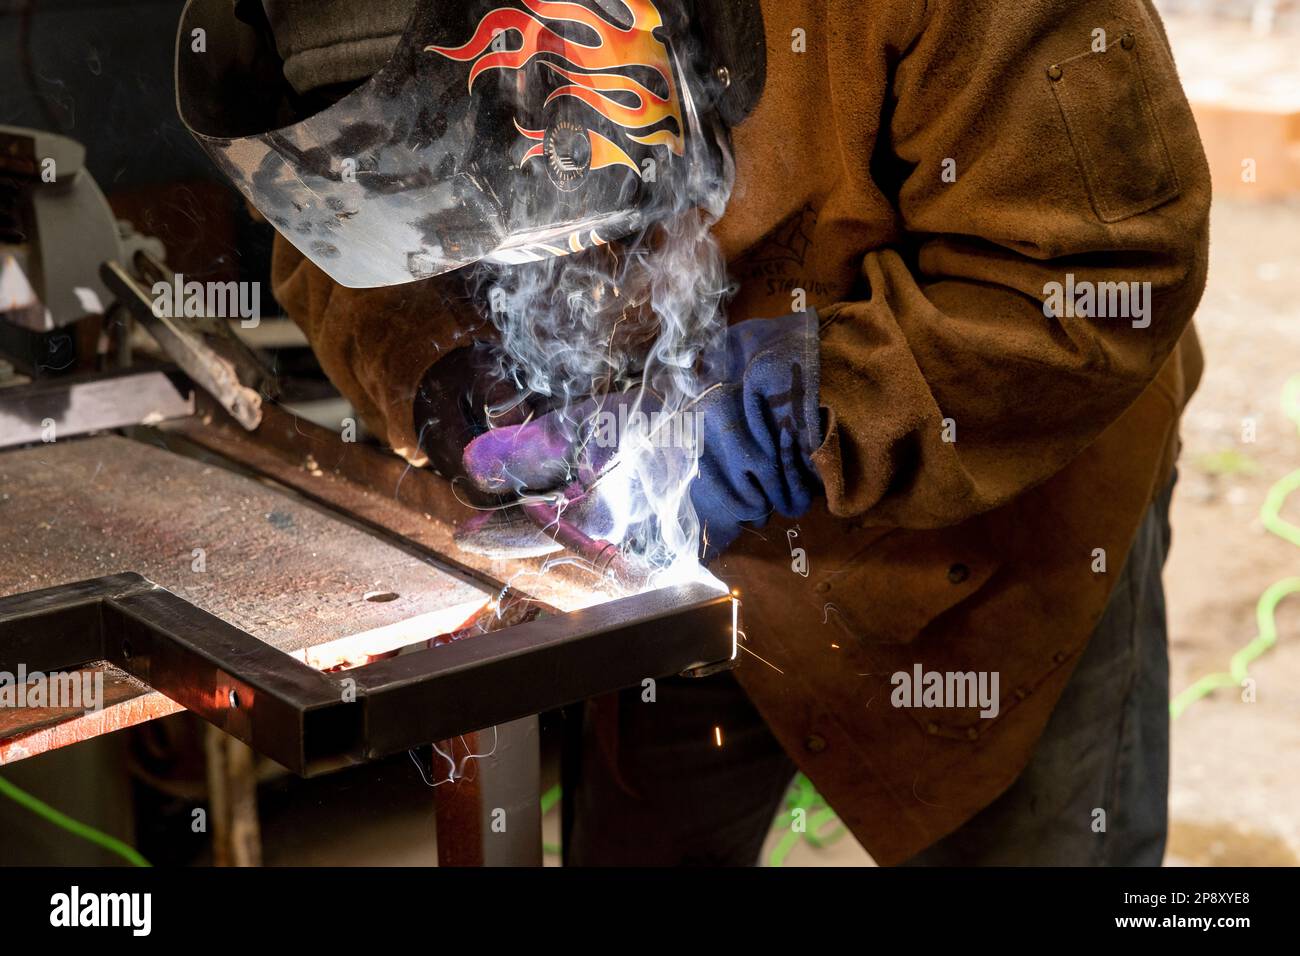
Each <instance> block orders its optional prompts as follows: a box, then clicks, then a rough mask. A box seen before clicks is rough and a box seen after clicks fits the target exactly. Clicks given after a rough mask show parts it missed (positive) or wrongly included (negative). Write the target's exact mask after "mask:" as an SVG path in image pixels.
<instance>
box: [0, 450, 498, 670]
mask: <svg viewBox="0 0 1300 956" xmlns="http://www.w3.org/2000/svg"><path fill="white" fill-rule="evenodd" d="M0 523H2V524H3V527H4V528H5V540H4V548H3V549H0V595H5V594H18V593H22V592H25V591H32V590H36V589H39V588H46V587H51V586H53V585H57V584H64V583H68V582H72V581H78V580H82V579H87V578H93V577H99V576H103V575H108V574H115V573H118V572H123V571H135V572H137V573H139V574H143V575H144V576H145V577H147V578H149V579H150V580H152V581H154V582H155V583H157V584H160V585H162V586H163V587H165V588H167V589H168V590H170V591H173V592H174V593H176V594H178V595H180V596H182V597H184V598H185V599H186V600H188V601H190V602H191V603H192V604H194V605H196V606H197V607H200V608H202V609H203V610H205V611H208V612H209V613H211V614H214V615H216V616H218V617H220V618H222V619H223V620H225V621H228V622H229V623H231V624H234V625H235V626H237V627H239V628H241V629H243V630H245V631H248V632H249V633H250V634H252V635H254V636H255V637H257V638H259V639H261V640H263V641H266V642H267V643H268V644H271V645H273V646H274V647H277V648H279V649H280V650H283V651H286V652H288V651H296V650H300V649H302V648H305V647H310V646H312V645H315V644H319V643H322V642H326V641H332V640H336V639H338V638H340V637H344V636H347V635H349V634H356V633H360V632H363V631H370V630H374V629H377V628H381V627H385V626H388V625H391V624H394V623H397V622H400V621H404V620H407V619H410V618H412V617H415V616H417V615H420V614H426V613H430V612H433V611H437V610H441V609H445V608H448V607H452V606H455V605H461V604H468V603H470V602H474V601H481V600H482V599H483V596H484V594H483V591H482V590H480V589H479V588H476V587H474V586H472V585H471V584H469V583H468V582H466V581H465V580H463V579H461V578H458V577H455V576H453V575H450V574H448V573H446V572H444V571H442V570H440V569H439V568H436V567H433V566H431V565H430V564H428V563H426V562H425V561H422V560H421V559H420V558H418V557H416V556H414V555H412V554H409V553H407V552H405V551H403V550H401V549H399V548H397V547H395V546H394V545H392V544H390V543H388V542H386V541H384V540H382V539H380V538H379V537H377V536H375V535H372V534H369V533H367V532H365V531H364V530H361V529H358V528H355V527H352V526H351V525H349V524H347V523H345V522H343V521H340V520H338V519H336V518H334V517H332V516H330V515H328V514H326V513H324V512H322V511H321V510H320V509H317V508H314V507H312V506H311V505H309V504H307V503H305V502H303V501H301V500H296V499H295V498H294V497H292V496H289V495H286V494H284V493H283V492H279V491H276V490H274V489H272V488H270V487H268V486H266V485H265V484H263V483H260V482H257V481H254V480H252V479H249V478H246V477H243V476H241V475H238V474H235V473H233V472H231V471H228V470H226V469H223V468H220V467H216V466H214V465H210V464H204V463H202V462H198V461H194V460H192V459H188V458H184V457H181V456H179V455H174V454H171V453H169V452H167V451H165V450H163V449H161V448H158V447H155V446H151V445H149V444H147V443H144V442H137V441H131V440H129V439H125V438H120V437H116V436H103V437H98V438H91V439H85V440H80V441H62V442H54V443H52V444H49V445H40V446H35V447H31V448H27V449H23V450H19V451H14V452H8V453H5V454H3V455H0ZM196 549H197V551H196ZM198 568H201V569H202V570H196V569H198ZM367 595H369V596H370V597H371V599H369V600H368V599H367ZM390 596H392V597H391V598H390ZM374 598H383V600H375V599H374ZM427 636H429V637H432V636H434V635H432V634H430V635H427Z"/></svg>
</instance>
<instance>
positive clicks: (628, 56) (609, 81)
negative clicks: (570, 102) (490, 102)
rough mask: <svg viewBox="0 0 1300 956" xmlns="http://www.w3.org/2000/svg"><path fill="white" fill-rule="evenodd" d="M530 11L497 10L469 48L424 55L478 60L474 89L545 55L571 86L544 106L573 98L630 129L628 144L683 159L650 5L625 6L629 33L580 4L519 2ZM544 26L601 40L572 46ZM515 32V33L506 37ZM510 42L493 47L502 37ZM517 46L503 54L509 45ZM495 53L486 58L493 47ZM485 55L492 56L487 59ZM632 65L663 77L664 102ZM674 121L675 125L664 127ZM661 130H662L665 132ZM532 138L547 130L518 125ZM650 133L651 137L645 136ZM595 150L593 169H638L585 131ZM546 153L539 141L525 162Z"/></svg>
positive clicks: (672, 91) (668, 73) (671, 84)
mask: <svg viewBox="0 0 1300 956" xmlns="http://www.w3.org/2000/svg"><path fill="white" fill-rule="evenodd" d="M520 2H521V3H522V5H523V6H524V7H525V8H526V9H523V10H521V9H517V8H515V7H498V8H497V9H495V10H491V11H489V12H488V13H486V14H485V15H484V16H483V18H482V19H481V20H480V21H479V24H478V27H477V28H476V29H475V31H474V35H473V37H471V38H470V40H469V42H468V43H466V44H464V45H463V46H459V47H440V46H428V47H425V50H426V51H428V52H433V53H440V54H442V55H443V56H445V57H448V58H450V59H453V60H457V61H459V62H469V61H470V60H474V61H476V62H475V63H474V65H473V67H471V68H470V72H469V89H470V91H471V92H472V91H473V89H474V83H475V81H476V80H477V79H478V78H479V77H480V76H482V75H483V74H484V73H486V72H488V71H489V70H519V69H522V68H523V67H524V66H526V65H527V64H528V63H529V62H531V61H532V60H533V59H534V58H536V57H537V56H539V55H541V54H549V55H550V57H553V58H558V59H559V60H560V61H562V62H556V60H555V59H552V58H549V57H548V58H545V59H541V60H539V61H538V62H539V63H541V64H542V65H543V66H545V67H546V68H547V69H549V70H551V71H552V72H553V73H555V74H556V75H557V76H559V77H560V78H561V79H562V80H564V81H565V82H563V83H561V85H560V86H558V87H556V89H555V90H553V91H552V92H551V94H550V95H549V96H548V97H547V98H546V103H545V104H544V105H549V104H550V103H551V102H552V101H554V100H556V99H559V98H560V97H564V96H570V97H574V98H576V99H578V100H581V101H582V102H583V103H586V104H587V105H588V106H590V107H591V108H592V109H594V110H595V111H596V112H597V113H599V114H600V115H601V116H604V117H605V118H606V119H608V120H610V121H611V122H612V123H615V124H616V125H618V126H620V127H622V128H623V129H624V130H626V131H627V135H628V138H629V139H631V140H633V141H635V142H638V143H642V144H645V145H647V146H664V147H667V148H668V149H669V150H670V151H671V152H673V153H674V154H675V155H678V156H680V155H682V153H683V141H682V133H681V130H682V117H681V108H680V105H679V99H678V94H677V86H676V82H675V80H674V79H673V71H672V66H671V64H670V62H669V58H668V50H667V48H666V47H665V46H664V44H663V43H662V42H661V41H660V40H659V39H658V38H657V37H656V36H655V34H654V31H655V30H656V29H658V28H660V27H662V26H663V17H662V15H661V14H660V13H659V11H658V9H656V7H655V5H654V4H653V3H652V2H651V0H622V3H623V5H624V6H625V7H626V8H627V9H628V11H629V12H630V13H631V14H632V23H631V25H630V26H628V27H626V28H624V27H620V26H618V25H616V24H613V23H610V22H609V21H608V20H606V19H604V18H603V17H602V16H600V15H599V14H598V13H597V12H596V11H594V10H590V9H588V8H587V7H584V6H582V5H581V4H579V3H572V2H560V0H520ZM546 20H550V21H568V22H571V23H577V24H581V25H582V26H584V27H586V28H588V29H589V30H591V31H592V32H594V33H595V34H596V37H597V42H596V43H595V44H594V45H588V44H586V43H579V42H577V41H575V40H570V39H568V38H566V37H564V36H561V35H560V34H559V33H556V32H555V31H554V30H553V29H551V27H549V26H547V24H546V22H544V21H546ZM507 31H513V35H510V34H507ZM503 35H509V36H510V39H509V40H505V39H503V40H501V41H498V42H496V43H495V44H494V43H493V41H494V40H497V38H498V37H499V36H503ZM519 37H522V40H523V42H522V44H520V45H519V46H518V47H517V48H512V49H502V46H503V45H504V44H505V43H509V44H510V45H511V47H514V46H515V43H517V42H518V39H519ZM493 47H495V48H494V49H492V52H490V53H489V52H488V51H489V49H490V48H493ZM485 54H486V55H485ZM628 67H642V68H645V69H648V70H650V71H652V72H653V73H655V74H657V75H658V76H659V77H660V79H661V80H662V81H663V84H664V88H665V89H667V91H668V94H667V95H666V96H661V95H660V94H658V93H656V92H655V91H654V90H652V89H651V88H650V87H648V86H646V85H645V84H644V83H642V82H641V81H640V80H638V79H637V78H636V76H634V75H633V74H632V73H631V72H629V71H628ZM667 120H671V121H672V122H671V123H666V122H665V121H667ZM659 124H664V125H663V126H662V127H660V128H654V129H651V128H652V127H659ZM515 126H516V128H517V129H518V130H519V132H520V133H521V134H522V135H523V136H524V137H525V138H527V139H530V140H534V141H537V140H540V139H542V137H543V131H541V130H529V129H525V128H523V127H521V126H519V124H518V123H516V124H515ZM643 130H645V131H646V132H641V131H643ZM587 134H588V138H589V141H590V143H591V147H592V155H591V168H592V169H599V168H601V167H602V166H612V165H623V166H628V167H630V168H632V169H633V170H636V169H637V166H636V163H634V162H633V161H632V159H631V157H629V156H628V155H627V153H626V152H624V151H623V149H622V148H621V147H619V146H618V145H617V144H615V143H613V142H611V141H610V140H609V139H607V138H606V137H604V136H601V135H600V134H599V133H597V132H596V131H595V130H590V129H589V130H587ZM541 155H542V146H541V144H540V143H538V144H537V145H535V146H533V147H531V148H530V149H529V150H528V151H527V152H526V153H525V154H524V157H523V162H527V161H528V160H529V159H533V158H536V157H539V156H541Z"/></svg>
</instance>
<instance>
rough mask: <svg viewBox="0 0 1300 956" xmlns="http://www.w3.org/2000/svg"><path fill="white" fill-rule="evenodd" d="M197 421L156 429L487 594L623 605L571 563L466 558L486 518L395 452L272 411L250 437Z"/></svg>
mask: <svg viewBox="0 0 1300 956" xmlns="http://www.w3.org/2000/svg"><path fill="white" fill-rule="evenodd" d="M197 401H198V403H199V406H200V414H199V415H196V416H195V417H193V418H188V419H180V420H177V421H175V422H168V423H165V424H164V425H162V426H160V430H159V433H160V434H161V435H163V436H167V435H173V434H174V435H179V436H182V437H184V438H185V439H186V440H188V441H191V442H193V443H195V444H197V445H199V446H201V447H203V448H205V449H208V450H210V451H212V452H215V453H216V454H218V455H221V456H223V457H225V458H227V459H230V460H231V461H235V462H238V463H240V464H241V465H243V466H244V467H247V468H249V469H250V470H253V471H255V472H258V473H260V474H263V475H266V476H268V477H270V478H273V479H274V480H276V481H278V482H281V483H283V484H285V485H288V486H289V487H291V488H294V489H295V490H297V491H299V492H300V493H302V494H304V495H306V496H308V497H310V498H312V499H314V500H316V501H319V502H321V503H323V504H325V505H328V506H329V507H332V508H335V509H338V510H339V511H342V512H344V513H346V514H348V515H351V516H353V517H355V518H357V519H359V520H361V521H363V522H366V523H368V524H371V525H373V526H374V527H376V528H381V529H384V530H385V531H387V532H390V533H392V534H396V535H399V536H401V537H402V538H404V539H406V540H408V541H410V542H413V543H415V544H418V545H420V546H421V547H423V548H425V549H427V550H428V551H429V552H430V553H432V554H436V555H438V556H440V558H441V559H442V560H443V561H444V562H446V563H447V564H449V565H456V566H458V567H460V568H462V569H463V570H464V571H465V572H466V573H468V574H470V575H472V576H474V577H476V578H478V579H479V580H481V581H483V582H484V583H485V585H487V586H489V587H491V586H494V585H495V586H500V585H501V584H506V585H509V586H510V587H511V588H513V589H515V590H517V591H519V592H521V593H522V594H524V595H527V596H528V597H529V598H532V599H533V600H536V601H539V602H541V603H542V604H544V605H547V606H548V607H551V608H554V609H556V610H559V611H575V610H578V609H580V608H585V607H591V606H593V605H596V604H601V603H604V602H605V601H610V600H613V599H614V598H616V597H619V596H620V592H619V591H617V590H616V589H615V588H614V587H613V582H611V581H610V580H608V579H607V578H604V577H603V576H602V575H600V574H598V573H596V572H595V571H593V569H591V568H590V567H587V566H584V565H583V564H582V563H581V562H580V561H577V560H576V559H575V558H573V557H572V556H566V555H560V556H556V557H543V558H518V559H493V558H491V557H489V556H486V555H483V554H474V553H471V552H468V551H465V550H463V549H461V548H460V547H459V546H458V545H457V544H456V541H455V533H456V529H457V528H458V527H459V526H460V525H461V524H462V523H463V522H465V521H468V520H469V519H470V518H472V517H474V516H475V515H479V514H481V512H479V511H476V510H474V509H473V508H471V507H470V506H469V505H466V504H465V503H464V502H463V501H461V500H460V499H459V498H458V497H457V495H456V493H455V489H454V488H453V487H452V484H451V483H450V482H448V481H447V480H446V479H444V478H442V477H441V476H439V475H437V474H436V473H434V472H433V471H431V470H430V469H427V468H412V467H411V466H410V465H408V464H407V463H406V462H405V461H403V460H402V459H401V458H399V457H398V456H397V455H395V454H393V453H391V452H385V451H382V450H380V449H377V448H373V447H370V446H367V445H362V444H359V443H356V442H344V441H342V440H341V439H340V437H339V436H338V435H337V434H336V433H334V432H331V431H329V430H328V429H325V428H321V427H320V426H318V425H314V424H312V423H311V422H308V421H306V420H305V419H301V418H298V417H297V416H295V415H293V414H292V413H290V412H288V411H286V410H284V409H283V408H280V407H279V406H276V405H269V404H268V405H267V406H266V407H265V408H264V410H263V421H262V425H261V427H260V428H258V430H257V431H256V432H254V433H252V434H249V433H248V432H245V431H244V430H243V429H242V428H240V427H239V426H238V425H236V424H235V423H234V422H233V421H232V420H231V419H230V418H229V417H228V416H226V415H225V414H224V412H222V411H220V410H219V409H218V408H217V407H216V406H215V405H214V404H213V403H212V402H211V400H210V399H208V398H207V396H205V395H199V396H197Z"/></svg>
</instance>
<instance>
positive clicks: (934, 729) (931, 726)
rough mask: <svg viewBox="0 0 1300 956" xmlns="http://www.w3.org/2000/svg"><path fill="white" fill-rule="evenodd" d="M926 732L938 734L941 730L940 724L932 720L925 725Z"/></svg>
mask: <svg viewBox="0 0 1300 956" xmlns="http://www.w3.org/2000/svg"><path fill="white" fill-rule="evenodd" d="M925 732H926V733H927V734H937V733H938V732H939V725H938V724H936V723H935V722H934V721H931V722H930V723H928V724H926V725H925Z"/></svg>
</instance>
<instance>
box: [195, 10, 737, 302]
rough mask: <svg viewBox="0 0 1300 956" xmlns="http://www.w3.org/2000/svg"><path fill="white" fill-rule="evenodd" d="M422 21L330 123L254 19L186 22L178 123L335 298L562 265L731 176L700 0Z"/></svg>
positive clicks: (430, 14)
mask: <svg viewBox="0 0 1300 956" xmlns="http://www.w3.org/2000/svg"><path fill="white" fill-rule="evenodd" d="M410 2H411V6H412V8H413V9H412V12H411V14H410V17H409V19H408V20H407V21H406V24H405V27H404V29H403V30H402V33H401V37H400V39H399V40H398V41H397V43H396V46H395V48H393V51H392V53H391V55H390V56H389V58H388V59H387V62H386V63H384V65H383V66H382V68H380V69H379V70H378V72H376V73H374V74H373V75H371V76H369V78H367V79H364V81H362V82H360V84H359V85H357V86H355V87H354V88H352V89H350V90H349V91H347V92H346V93H345V94H344V95H342V96H341V97H340V98H337V99H331V100H330V101H329V102H328V103H325V104H322V103H313V102H312V98H311V97H309V96H303V95H302V94H301V91H298V90H295V89H294V88H293V86H292V85H291V84H290V82H289V81H288V80H287V79H286V76H285V69H284V61H283V59H282V57H281V55H280V53H279V52H278V51H277V49H276V45H275V39H274V37H273V36H272V35H271V33H270V31H269V29H267V27H268V24H267V22H266V20H265V17H264V16H263V18H262V22H261V23H259V22H258V17H257V14H261V13H262V9H261V6H260V5H259V4H247V3H245V4H242V5H240V6H241V12H240V15H236V5H235V4H234V3H232V0H190V2H189V3H188V5H187V6H186V8H185V11H184V13H183V14H182V17H181V23H180V28H179V33H178V37H177V50H176V86H177V104H178V109H179V111H180V115H181V118H182V120H183V121H184V123H185V124H186V126H187V127H188V128H189V130H190V131H191V132H192V133H193V135H194V136H195V138H196V139H197V140H198V141H199V143H200V144H201V145H202V146H203V147H204V149H205V150H206V151H207V152H208V153H209V154H210V155H211V156H212V158H213V159H214V160H215V161H216V163H217V165H218V166H219V167H220V168H221V170H222V172H223V173H224V174H225V175H226V176H228V177H229V178H230V180H231V181H232V182H233V183H234V184H235V185H236V186H237V187H238V189H239V190H240V191H241V192H242V193H243V194H244V196H245V197H246V198H247V199H248V201H249V202H250V203H252V205H253V206H255V207H256V208H257V209H258V210H259V211H260V212H261V213H262V214H263V215H264V216H265V217H266V218H267V219H268V220H269V221H270V222H271V223H273V224H274V225H275V227H276V228H277V229H278V230H279V231H280V232H281V233H282V234H283V235H284V236H285V237H286V238H287V239H288V240H289V241H290V242H292V243H293V244H294V245H295V246H297V247H298V248H299V249H300V250H301V251H302V253H303V254H304V255H306V256H307V257H308V258H310V259H311V260H312V261H313V262H315V263H316V264H317V265H318V266H320V268H321V269H323V270H324V271H325V272H326V273H327V274H329V275H330V276H331V277H332V278H333V279H334V280H335V281H336V282H338V283H340V284H341V285H344V286H352V287H372V286H384V285H395V284H397V283H402V282H409V281H412V280H415V279H421V278H425V277H427V276H432V275H437V274H439V273H442V272H447V271H449V270H452V269H456V268H458V267H461V266H464V265H467V264H469V263H473V262H476V261H479V260H488V261H492V262H497V263H507V264H509V263H520V262H529V261H536V260H539V259H543V258H546V257H549V256H558V255H568V254H570V253H573V252H578V251H581V250H583V249H587V248H591V247H593V246H597V245H601V244H604V243H607V242H609V241H610V240H613V239H617V238H620V237H622V236H626V235H629V234H631V233H632V232H634V231H636V230H638V229H641V228H644V227H645V226H646V225H648V224H650V223H651V222H653V221H654V220H655V219H656V218H657V217H662V216H663V215H667V214H668V213H670V212H671V211H672V210H674V209H679V208H681V206H682V204H683V203H684V202H685V203H691V202H692V201H693V199H694V197H696V196H701V197H702V196H705V195H707V194H710V193H712V194H716V193H717V185H718V183H719V181H720V180H725V179H726V178H727V177H729V175H730V163H729V160H728V159H727V154H726V151H725V150H723V149H720V148H719V137H720V136H722V135H725V132H724V131H725V123H723V122H721V121H720V120H719V118H718V117H719V115H720V111H721V110H722V109H723V106H722V105H721V104H722V100H723V99H724V96H723V93H725V88H726V87H728V86H729V85H730V83H729V82H728V81H729V79H730V77H729V75H728V72H727V71H726V70H725V69H721V68H718V67H715V66H713V65H711V64H708V63H703V64H702V63H701V62H699V56H700V51H701V50H702V49H705V50H707V49H708V46H709V42H708V41H705V43H703V44H702V43H700V42H699V41H698V40H697V39H695V37H697V36H698V34H695V33H693V32H692V30H693V28H692V16H691V15H689V12H688V11H687V10H686V8H685V6H684V4H686V3H691V4H692V6H694V5H695V4H696V3H699V2H700V0H410ZM250 6H251V7H253V8H254V9H253V10H252V11H251V12H252V14H253V15H251V16H250V15H249V11H248V8H249V7H250ZM399 9H400V8H399ZM760 29H761V28H760ZM761 45H762V39H761V35H760V36H759V37H758V38H757V41H755V40H753V38H751V39H750V40H749V42H748V43H747V45H746V53H747V55H749V56H750V57H751V59H752V53H753V51H754V50H755V49H757V48H761ZM749 72H751V73H752V72H753V70H752V69H751V70H749ZM720 91H722V92H720ZM733 95H734V94H733ZM751 98H752V97H751Z"/></svg>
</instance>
